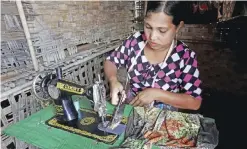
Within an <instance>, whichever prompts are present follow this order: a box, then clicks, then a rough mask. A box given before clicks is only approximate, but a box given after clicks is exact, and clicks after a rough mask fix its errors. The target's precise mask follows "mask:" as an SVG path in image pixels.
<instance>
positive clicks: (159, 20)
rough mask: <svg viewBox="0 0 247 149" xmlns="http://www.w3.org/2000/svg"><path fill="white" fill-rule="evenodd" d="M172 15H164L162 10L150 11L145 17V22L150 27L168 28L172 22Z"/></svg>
mask: <svg viewBox="0 0 247 149" xmlns="http://www.w3.org/2000/svg"><path fill="white" fill-rule="evenodd" d="M172 19H173V18H172V17H171V16H168V15H166V14H165V13H163V12H158V13H155V12H150V13H148V15H147V16H146V17H145V20H144V21H145V23H148V24H149V25H150V26H152V27H166V28H169V27H171V26H172V25H173V24H172Z"/></svg>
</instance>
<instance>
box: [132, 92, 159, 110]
mask: <svg viewBox="0 0 247 149" xmlns="http://www.w3.org/2000/svg"><path fill="white" fill-rule="evenodd" d="M157 95H158V89H156V88H147V89H145V90H143V91H141V92H140V93H139V94H138V95H137V96H136V97H135V98H134V99H133V100H132V101H131V102H130V105H133V106H140V107H143V106H145V105H148V104H150V103H151V102H153V101H154V100H155V99H156V97H157Z"/></svg>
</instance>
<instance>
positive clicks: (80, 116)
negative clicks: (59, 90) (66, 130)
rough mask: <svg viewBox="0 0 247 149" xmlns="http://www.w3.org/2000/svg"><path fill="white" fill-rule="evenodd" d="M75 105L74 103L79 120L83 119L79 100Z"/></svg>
mask: <svg viewBox="0 0 247 149" xmlns="http://www.w3.org/2000/svg"><path fill="white" fill-rule="evenodd" d="M73 103H74V106H75V109H76V111H77V113H78V119H81V118H82V113H81V112H80V102H79V100H75V101H73Z"/></svg>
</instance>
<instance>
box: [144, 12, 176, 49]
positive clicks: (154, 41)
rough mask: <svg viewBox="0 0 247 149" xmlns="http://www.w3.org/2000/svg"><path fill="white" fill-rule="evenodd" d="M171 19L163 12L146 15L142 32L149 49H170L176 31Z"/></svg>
mask: <svg viewBox="0 0 247 149" xmlns="http://www.w3.org/2000/svg"><path fill="white" fill-rule="evenodd" d="M172 19H173V18H172V17H171V16H168V15H166V14H165V13H163V12H158V13H154V12H150V13H148V15H147V17H146V18H145V20H144V32H145V36H146V37H147V41H148V46H149V47H150V48H151V49H153V50H155V51H160V50H167V49H168V48H169V47H170V45H171V43H172V40H173V39H174V38H175V35H176V31H177V28H176V26H175V25H174V24H173V23H172Z"/></svg>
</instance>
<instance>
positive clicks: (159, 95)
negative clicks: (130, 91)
mask: <svg viewBox="0 0 247 149" xmlns="http://www.w3.org/2000/svg"><path fill="white" fill-rule="evenodd" d="M154 100H156V101H159V102H162V103H165V104H169V105H171V106H174V107H176V108H180V109H188V110H198V109H199V108H200V106H201V99H195V98H194V97H192V96H190V95H187V94H185V93H172V92H169V91H164V90H162V89H158V88H147V89H145V90H143V91H142V92H140V93H139V94H138V95H137V96H136V97H135V98H134V99H133V100H132V101H131V102H130V104H131V105H133V106H145V105H148V104H150V103H151V102H153V101H154Z"/></svg>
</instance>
